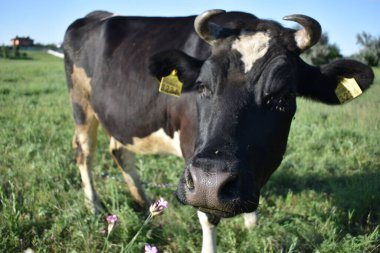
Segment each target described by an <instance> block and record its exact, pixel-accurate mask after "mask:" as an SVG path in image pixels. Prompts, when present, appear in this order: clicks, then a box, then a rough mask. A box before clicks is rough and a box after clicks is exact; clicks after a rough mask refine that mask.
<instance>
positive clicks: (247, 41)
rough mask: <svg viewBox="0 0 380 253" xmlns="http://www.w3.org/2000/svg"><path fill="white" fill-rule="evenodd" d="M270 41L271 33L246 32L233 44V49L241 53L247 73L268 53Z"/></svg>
mask: <svg viewBox="0 0 380 253" xmlns="http://www.w3.org/2000/svg"><path fill="white" fill-rule="evenodd" d="M270 39H271V35H270V33H269V32H245V31H244V32H242V33H241V34H240V35H239V36H238V37H237V38H236V39H235V40H234V41H233V42H232V45H231V49H232V50H236V51H238V52H239V53H240V55H241V61H242V62H243V64H244V72H245V73H247V72H249V71H250V70H251V68H252V67H253V65H254V63H255V62H256V61H257V60H259V59H260V58H262V57H263V56H265V54H266V53H267V52H268V49H269V41H270Z"/></svg>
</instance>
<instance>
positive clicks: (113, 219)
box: [106, 214, 119, 235]
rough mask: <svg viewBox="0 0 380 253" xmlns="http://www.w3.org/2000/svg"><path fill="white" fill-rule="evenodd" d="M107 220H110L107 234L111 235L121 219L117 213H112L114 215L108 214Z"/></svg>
mask: <svg viewBox="0 0 380 253" xmlns="http://www.w3.org/2000/svg"><path fill="white" fill-rule="evenodd" d="M106 220H107V222H108V227H107V234H108V235H109V234H110V233H111V231H112V229H113V228H114V226H115V224H116V223H117V221H118V220H119V219H118V218H117V216H116V215H115V214H112V215H108V216H107V218H106Z"/></svg>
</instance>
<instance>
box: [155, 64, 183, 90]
mask: <svg viewBox="0 0 380 253" xmlns="http://www.w3.org/2000/svg"><path fill="white" fill-rule="evenodd" d="M182 86H183V84H182V82H181V81H180V80H179V78H178V75H177V70H175V69H174V70H173V71H172V72H171V73H170V74H169V75H168V76H164V77H162V78H161V82H160V88H159V90H158V91H159V92H162V93H165V94H168V95H172V96H175V97H179V96H180V95H181V93H182Z"/></svg>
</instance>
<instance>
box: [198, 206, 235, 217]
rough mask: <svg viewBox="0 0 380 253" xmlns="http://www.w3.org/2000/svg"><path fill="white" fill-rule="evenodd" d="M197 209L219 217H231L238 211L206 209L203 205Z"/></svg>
mask: <svg viewBox="0 0 380 253" xmlns="http://www.w3.org/2000/svg"><path fill="white" fill-rule="evenodd" d="M198 210H199V211H201V212H204V213H208V214H212V215H215V216H217V217H219V218H231V217H234V216H236V215H238V213H233V212H226V211H220V210H214V209H208V208H204V207H199V208H198Z"/></svg>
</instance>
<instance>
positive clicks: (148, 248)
mask: <svg viewBox="0 0 380 253" xmlns="http://www.w3.org/2000/svg"><path fill="white" fill-rule="evenodd" d="M144 250H145V251H144V252H145V253H158V249H157V248H156V247H155V246H153V245H149V244H146V245H145V248H144Z"/></svg>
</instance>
